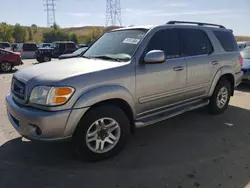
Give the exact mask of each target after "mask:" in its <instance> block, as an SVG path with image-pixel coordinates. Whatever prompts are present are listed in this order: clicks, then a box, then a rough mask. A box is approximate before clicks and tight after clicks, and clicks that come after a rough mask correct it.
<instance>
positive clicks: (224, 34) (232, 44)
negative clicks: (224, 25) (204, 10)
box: [213, 31, 239, 52]
mask: <svg viewBox="0 0 250 188" xmlns="http://www.w3.org/2000/svg"><path fill="white" fill-rule="evenodd" d="M213 32H214V35H215V36H216V38H217V39H218V40H219V42H220V44H221V46H222V47H223V48H224V50H225V51H227V52H234V51H239V48H238V45H237V43H236V40H235V38H234V35H233V34H232V32H230V31H213Z"/></svg>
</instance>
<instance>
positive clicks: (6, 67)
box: [0, 62, 13, 73]
mask: <svg viewBox="0 0 250 188" xmlns="http://www.w3.org/2000/svg"><path fill="white" fill-rule="evenodd" d="M12 68H13V66H12V65H11V63H9V62H1V63H0V70H1V71H2V72H5V73H7V72H11V71H12Z"/></svg>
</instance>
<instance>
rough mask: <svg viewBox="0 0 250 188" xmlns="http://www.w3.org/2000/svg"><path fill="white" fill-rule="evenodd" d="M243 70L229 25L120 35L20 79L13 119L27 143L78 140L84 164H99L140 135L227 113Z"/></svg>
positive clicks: (11, 101) (11, 99)
mask: <svg viewBox="0 0 250 188" xmlns="http://www.w3.org/2000/svg"><path fill="white" fill-rule="evenodd" d="M241 66H242V58H241V56H240V53H239V49H238V46H237V43H236V41H235V38H234V36H233V34H232V31H231V30H228V29H226V28H225V27H223V26H221V25H214V24H206V23H197V22H188V23H187V22H178V21H171V22H168V23H167V24H164V25H160V26H155V27H131V28H122V29H117V30H113V31H110V32H107V33H105V34H104V35H103V36H102V37H101V38H100V39H99V40H97V41H96V42H95V43H94V44H93V45H92V46H91V47H90V48H89V49H88V50H87V51H86V53H85V54H84V56H82V57H79V58H74V59H68V60H62V61H54V62H50V63H46V64H40V65H34V66H32V67H29V68H26V69H22V70H20V71H18V72H16V73H15V74H14V76H13V80H12V87H11V92H10V93H9V94H8V95H7V97H6V104H7V105H6V106H7V111H8V117H9V120H10V122H11V123H12V125H13V126H14V127H15V128H16V130H17V131H18V132H19V133H20V134H21V135H22V136H24V137H27V138H29V139H37V140H49V141H52V140H62V139H68V138H71V139H72V141H73V143H74V146H75V148H76V151H77V152H78V153H79V154H80V155H81V156H82V157H84V158H86V159H87V160H91V161H96V160H100V159H104V158H106V157H110V156H113V155H115V154H117V153H118V152H119V151H120V150H121V149H122V147H123V146H124V145H125V142H126V140H127V139H128V136H129V134H130V133H133V132H134V131H135V128H137V127H144V126H148V125H151V124H154V123H156V122H159V121H162V120H166V119H168V118H170V117H173V116H176V115H179V114H181V113H184V112H186V111H190V110H193V109H197V108H200V107H203V106H208V109H209V111H210V112H211V113H212V114H220V113H223V112H224V111H225V110H226V108H227V107H228V103H229V100H230V97H231V96H233V94H234V88H235V87H236V86H237V85H238V84H239V83H240V81H241V78H242V72H241Z"/></svg>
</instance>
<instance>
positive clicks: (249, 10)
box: [0, 0, 250, 36]
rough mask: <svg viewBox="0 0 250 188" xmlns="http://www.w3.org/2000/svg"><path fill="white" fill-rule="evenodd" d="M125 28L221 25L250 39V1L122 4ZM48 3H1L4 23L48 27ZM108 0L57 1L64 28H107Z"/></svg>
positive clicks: (127, 0) (137, 0)
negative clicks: (185, 23)
mask: <svg viewBox="0 0 250 188" xmlns="http://www.w3.org/2000/svg"><path fill="white" fill-rule="evenodd" d="M120 1H121V11H122V25H123V26H129V25H157V24H164V23H166V22H168V21H169V20H185V21H199V22H208V23H215V24H221V25H224V26H226V27H227V28H230V29H233V31H234V34H235V35H241V36H250V21H249V20H250V0H120ZM44 2H45V0H0V7H1V14H0V22H7V23H8V24H16V23H20V24H21V25H31V24H36V25H38V26H46V25H47V18H46V15H47V14H46V12H45V11H44V9H45V7H44V6H43V4H44ZM105 13H106V0H57V1H56V22H57V24H58V25H60V27H80V26H92V25H95V26H103V25H105Z"/></svg>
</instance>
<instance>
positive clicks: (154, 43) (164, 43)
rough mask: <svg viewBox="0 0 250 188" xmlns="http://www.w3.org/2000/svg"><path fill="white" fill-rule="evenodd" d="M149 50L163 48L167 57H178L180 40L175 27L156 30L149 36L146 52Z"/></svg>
mask: <svg viewBox="0 0 250 188" xmlns="http://www.w3.org/2000/svg"><path fill="white" fill-rule="evenodd" d="M151 50H163V51H164V52H165V56H166V58H167V59H171V58H177V57H180V54H181V53H180V42H179V36H178V32H177V30H176V29H166V30H161V31H158V32H156V33H155V34H154V36H153V37H152V38H151V40H150V42H149V44H148V46H147V52H149V51H151Z"/></svg>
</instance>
